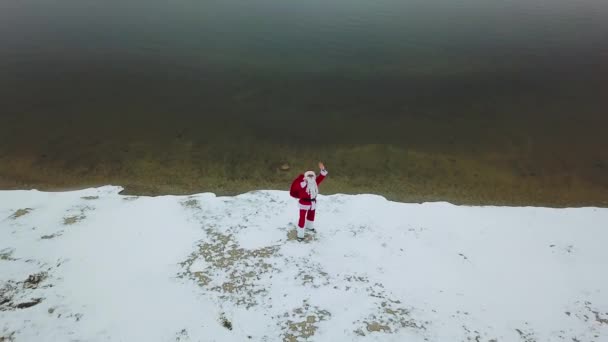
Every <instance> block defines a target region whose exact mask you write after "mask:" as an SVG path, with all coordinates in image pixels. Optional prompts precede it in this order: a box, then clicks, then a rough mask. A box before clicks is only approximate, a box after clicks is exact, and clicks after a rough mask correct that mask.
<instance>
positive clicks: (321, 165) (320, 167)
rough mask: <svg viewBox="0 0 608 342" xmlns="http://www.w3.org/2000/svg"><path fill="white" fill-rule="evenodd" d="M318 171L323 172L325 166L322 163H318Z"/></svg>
mask: <svg viewBox="0 0 608 342" xmlns="http://www.w3.org/2000/svg"><path fill="white" fill-rule="evenodd" d="M319 169H320V170H325V165H323V163H322V162H319Z"/></svg>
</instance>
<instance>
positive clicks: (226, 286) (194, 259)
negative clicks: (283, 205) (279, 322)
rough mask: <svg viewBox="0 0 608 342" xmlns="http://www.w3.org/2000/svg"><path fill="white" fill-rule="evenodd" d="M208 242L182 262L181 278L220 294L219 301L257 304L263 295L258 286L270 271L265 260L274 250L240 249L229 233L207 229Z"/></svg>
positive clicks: (263, 290)
mask: <svg viewBox="0 0 608 342" xmlns="http://www.w3.org/2000/svg"><path fill="white" fill-rule="evenodd" d="M207 234H208V237H209V240H208V241H207V242H203V243H201V244H200V245H199V248H198V250H197V251H196V252H194V253H192V254H191V255H190V257H189V258H188V259H187V260H186V261H184V262H183V263H182V266H184V267H185V269H186V270H185V272H184V274H183V275H187V276H189V277H191V278H192V279H194V280H196V281H197V282H198V284H199V285H200V286H203V287H205V288H207V289H208V290H211V291H214V292H217V293H219V294H220V298H222V299H224V300H230V301H233V302H234V303H236V304H239V305H244V306H245V307H247V308H249V307H252V306H254V305H257V304H258V298H259V297H260V296H263V295H264V293H266V291H267V290H266V287H265V286H264V285H263V284H260V282H259V281H260V280H261V279H262V277H265V276H267V275H268V273H270V272H271V271H272V270H273V266H272V264H270V263H269V262H267V260H268V259H269V258H270V257H272V256H273V255H274V254H275V253H276V251H277V250H278V248H279V247H278V246H270V247H264V248H259V249H253V250H248V249H244V248H240V247H239V246H238V244H237V243H236V242H235V241H234V239H233V236H232V235H231V234H229V235H225V234H221V233H218V232H216V231H214V230H213V229H208V230H207Z"/></svg>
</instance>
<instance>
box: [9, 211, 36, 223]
mask: <svg viewBox="0 0 608 342" xmlns="http://www.w3.org/2000/svg"><path fill="white" fill-rule="evenodd" d="M33 210H34V209H32V208H24V209H18V210H16V211H15V212H14V213H13V214H12V215H11V216H9V217H8V218H9V219H11V220H16V219H18V218H20V217H22V216H25V215H27V214H29V213H31V212H32V211H33Z"/></svg>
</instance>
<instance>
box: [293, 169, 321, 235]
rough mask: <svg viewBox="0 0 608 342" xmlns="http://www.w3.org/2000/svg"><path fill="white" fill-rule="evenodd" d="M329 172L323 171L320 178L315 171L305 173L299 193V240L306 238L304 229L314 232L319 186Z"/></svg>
mask: <svg viewBox="0 0 608 342" xmlns="http://www.w3.org/2000/svg"><path fill="white" fill-rule="evenodd" d="M327 174H328V172H327V170H321V173H320V174H319V176H316V175H315V173H314V172H313V171H306V173H304V180H303V181H302V182H301V183H300V189H299V193H298V198H299V199H300V200H299V205H300V218H299V220H298V238H303V237H304V227H306V229H308V230H314V229H315V228H314V221H315V211H316V209H317V195H318V194H319V184H321V182H323V180H324V179H325V176H327Z"/></svg>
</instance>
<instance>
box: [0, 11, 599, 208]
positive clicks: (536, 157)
mask: <svg viewBox="0 0 608 342" xmlns="http://www.w3.org/2000/svg"><path fill="white" fill-rule="evenodd" d="M607 95H608V2H606V1H603V0H582V1H576V2H573V1H565V0H541V1H529V0H515V1H482V0H465V1H447V0H440V1H438V0H430V1H429V0H425V1H422V0H415V1H406V0H375V1H362V0H354V1H353V0H348V1H347V0H329V1H317V0H307V1H302V0H299V1H296V0H280V1H279V0H247V1H245V0H242V1H235V0H222V1H193V0H168V1H158V0H150V1H143V0H127V1H88V0H78V1H76V0H19V1H17V0H5V1H2V2H0V120H1V122H2V124H0V153H1V155H0V158H2V159H1V161H2V163H3V166H2V165H0V184H4V186H5V187H14V186H19V184H22V185H23V186H28V185H30V184H48V185H49V186H51V187H52V186H53V185H57V186H59V185H61V186H67V185H70V184H74V185H79V184H80V183H83V182H84V183H86V182H104V180H106V179H108V180H112V181H114V180H115V181H116V182H121V180H122V179H127V178H128V179H131V178H137V177H138V175H137V174H138V173H141V172H143V171H141V170H143V169H146V170H148V171H150V168H152V169H156V168H161V169H162V168H170V167H174V165H176V163H177V162H179V161H183V160H184V159H186V160H187V163H188V165H187V167H185V168H189V169H191V172H189V173H188V174H187V175H185V176H184V175H179V173H177V174H176V173H175V172H177V171H175V172H168V173H167V174H166V175H165V176H159V177H160V179H162V182H166V183H170V182H172V180H171V179H174V178H176V177H177V176H180V177H178V178H182V179H181V180H180V181H181V182H184V184H186V185H181V186H177V188H179V189H181V190H184V191H187V190H194V189H196V190H199V189H201V188H203V189H204V188H210V189H214V188H215V185H209V183H208V182H207V183H205V182H203V183H196V184H191V185H187V184H190V183H188V182H186V181H184V180H183V178H184V177H186V178H198V177H204V176H205V175H208V174H209V173H210V171H209V170H208V169H207V168H206V167H205V166H204V165H213V168H214V169H218V168H221V169H222V170H224V171H222V172H220V173H218V174H217V175H215V176H214V177H215V178H214V179H216V178H222V177H223V178H225V179H227V180H228V182H229V181H235V182H236V181H238V182H242V183H243V184H254V185H252V187H256V185H255V184H259V179H258V178H255V177H253V178H251V177H250V176H251V175H252V174H257V172H258V171H256V170H258V169H259V168H260V167H262V168H265V167H267V168H268V169H270V170H272V169H273V167H274V166H275V165H276V163H281V162H282V161H286V160H289V161H291V162H292V164H295V165H298V166H299V164H298V161H297V160H298V158H297V156H298V155H300V156H302V158H301V160H303V161H302V164H305V163H304V161H306V162H308V161H311V162H312V161H313V160H314V159H317V158H323V159H326V158H328V157H333V158H340V156H341V155H342V154H343V151H348V152H344V153H347V154H348V157H342V158H343V159H342V161H341V162H339V163H334V165H335V164H338V166H340V167H342V170H343V172H344V177H345V178H344V179H343V182H342V184H344V186H345V187H347V188H352V189H356V190H361V191H366V190H371V191H374V190H376V191H377V192H382V191H384V190H383V189H385V188H389V187H390V188H391V189H393V188H394V184H385V185H381V184H380V185H378V186H377V187H373V188H371V189H369V188H366V187H365V186H363V187H361V186H358V185H357V184H359V183H356V182H355V183H356V184H355V185H357V186H355V185H353V183H352V180H353V179H356V176H357V175H358V174H361V173H362V174H368V175H369V174H379V173H381V174H384V175H385V176H386V177H387V179H393V181H395V179H396V180H397V181H398V180H402V179H406V178H407V179H411V178H412V177H414V178H415V177H417V176H416V172H419V173H421V174H424V177H423V178H425V180H424V181H425V182H426V181H428V180H426V177H427V176H426V175H427V174H428V173H429V172H431V173H432V172H434V171H433V170H434V169H433V167H430V168H429V169H428V170H427V169H425V170H426V171H424V172H422V171H416V172H414V173H415V175H414V176H412V173H411V171H412V170H406V169H407V168H408V167H410V166H409V165H411V164H407V165H406V163H405V161H403V160H401V159H399V158H402V157H403V155H404V154H403V153H405V154H407V153H411V152H412V151H415V152H420V153H423V154H424V155H425V156H431V157H432V156H434V155H436V154H440V155H441V156H446V157H445V158H450V157H449V156H458V158H461V157H462V158H465V159H466V160H469V161H470V160H473V161H474V163H480V164H481V165H482V166H483V167H486V166H488V165H489V167H490V168H491V170H492V171H491V173H497V174H501V175H502V174H503V173H506V174H509V175H510V176H509V177H511V176H513V175H515V176H517V177H519V176H518V175H519V174H520V173H522V172H523V174H535V175H536V174H541V175H544V176H546V177H548V178H550V179H552V181H551V182H552V183H551V184H553V182H555V183H556V184H562V183H563V182H562V181H560V179H562V178H564V179H576V180H577V182H579V183H581V184H583V183H584V184H586V185H585V186H587V187H589V188H590V189H594V188H597V187H599V188H601V189H603V187H604V186H605V183H606V182H605V181H604V180H603V179H605V178H604V176H605V167H604V165H606V168H608V154H607V152H606V151H607V150H608V138H606V136H607V134H606V133H605V127H607V126H606V125H607V124H608V97H607ZM376 145H380V146H385V147H387V148H388V147H391V146H392V147H391V148H395V149H397V150H399V151H401V152H399V153H395V154H391V153H388V154H385V155H383V154H382V153H379V152H378V151H376V150H374V148H371V150H370V149H369V148H368V147H365V146H376ZM256 146H259V148H258V149H256ZM262 148H264V149H265V150H264V151H260V150H259V149H262ZM358 148H363V150H364V151H367V152H362V155H360V156H358V155H357V153H356V152H353V151H357V149H358ZM407 151H409V152H407ZM378 155H383V157H378ZM463 156H464V157H463ZM431 157H428V158H431ZM349 158H350V159H349ZM382 158H384V159H382ZM428 158H427V157H420V159H421V160H424V161H421V163H425V162H426V163H429V165H431V166H432V165H436V162H433V161H431V160H427V159H428ZM475 158H478V159H475ZM352 159H354V160H356V161H359V162H358V163H357V162H353V160H352ZM387 159H390V160H392V161H394V160H395V159H398V163H397V164H396V165H393V166H392V167H391V168H388V167H387V166H386V164H385V160H387ZM133 160H142V161H145V162H146V163H148V164H146V165H147V166H146V167H143V166H137V167H135V166H132V165H126V164H127V163H128V162H133ZM497 160H498V161H497ZM500 160H503V161H500ZM327 162H328V163H330V162H331V161H329V160H327ZM433 163H435V164H433ZM312 165H314V164H312ZM370 165H373V166H370ZM475 165H477V164H475ZM522 165H523V166H522ZM530 165H532V166H530ZM303 167H305V166H303ZM475 167H476V168H477V166H475ZM446 168H447V169H449V168H450V167H447V166H446ZM530 168H531V169H534V170H536V169H541V170H543V171H542V172H538V171H529V170H527V169H530ZM447 169H446V170H447ZM521 169H526V171H521ZM462 170H463V171H462V172H464V173H470V172H469V171H470V170H469V169H468V168H467V167H464V166H463V167H462ZM564 170H566V171H564ZM265 171H266V170H265V169H264V172H265ZM448 171H449V170H448ZM448 171H446V172H448ZM561 172H565V173H561ZM159 173H160V174H163V173H162V172H159ZM448 173H449V174H450V175H451V176H450V177H452V178H453V183H459V180H458V179H459V177H461V176H458V174H456V175H454V174H452V173H451V171H449V172H448ZM65 174H68V175H70V176H69V177H67V178H68V180H65V179H64V180H61V181H60V179H61V175H65ZM91 175H93V176H91ZM515 176H514V177H515ZM78 177H83V178H87V177H89V178H90V180H88V181H83V182H79V181H75V179H78ZM91 177H92V178H91ZM141 177H143V178H141V179H144V180H147V181H146V182H147V183H155V182H159V179H157V178H154V177H151V176H144V175H141ZM163 177H164V178H163ZM560 177H562V178H560ZM283 178H285V179H287V178H288V177H282V176H277V178H276V179H274V180H272V181H271V182H270V183H269V184H268V186H271V187H272V186H275V185H276V184H282V182H284V181H285V179H283ZM431 178H432V177H431ZM503 178H504V177H503V176H496V177H495V178H491V179H494V181H491V180H488V182H489V183H492V184H494V183H493V182H498V183H500V182H501V181H504V179H503ZM554 178H555V179H554ZM430 182H432V180H431V181H430ZM517 182H518V181H517V179H509V181H508V182H507V183H509V184H511V183H517ZM541 183H542V182H541ZM15 184H17V185H15ZM222 184H223V185H222V186H220V188H222V187H223V188H226V189H233V188H234V189H237V188H238V189H239V190H240V189H242V188H243V186H240V185H239V186H238V187H231V186H230V185H226V184H225V183H222ZM239 184H240V183H239ZM421 184H422V183H421ZM450 184H452V182H450ZM505 184H506V183H505ZM539 184H540V183H539ZM577 184H578V183H577ZM536 186H540V187H541V188H542V187H547V186H550V185H542V184H541V185H536ZM245 187H246V186H245ZM442 187H443V188H444V186H443V185H441V186H439V188H442ZM223 188H222V189H223ZM424 189H425V186H424V185H420V190H418V191H421V192H424ZM181 190H180V191H181ZM335 190H336V191H339V189H335ZM410 190H411V189H410ZM353 191H354V190H353ZM403 191H406V190H398V191H397V193H399V192H403ZM569 191H571V190H569ZM440 194H441V191H439V195H437V196H439V197H441V195H440ZM496 196H498V195H496ZM496 196H495V197H496ZM543 196H545V197H551V196H552V195H550V194H549V195H540V197H541V198H544V197H543ZM560 196H561V195H560ZM564 196H565V197H568V196H570V195H568V194H566V195H564ZM581 196H582V195H581ZM593 196H595V197H593V198H596V197H597V196H599V195H593ZM456 197H458V196H456ZM524 197H525V196H524ZM583 197H584V196H583ZM599 197H601V196H599ZM425 198H426V197H425ZM433 198H435V197H433ZM484 198H485V197H484ZM493 198H494V197H493ZM577 198H578V197H577ZM575 202H576V201H575Z"/></svg>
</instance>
